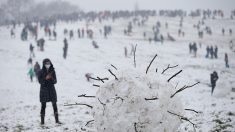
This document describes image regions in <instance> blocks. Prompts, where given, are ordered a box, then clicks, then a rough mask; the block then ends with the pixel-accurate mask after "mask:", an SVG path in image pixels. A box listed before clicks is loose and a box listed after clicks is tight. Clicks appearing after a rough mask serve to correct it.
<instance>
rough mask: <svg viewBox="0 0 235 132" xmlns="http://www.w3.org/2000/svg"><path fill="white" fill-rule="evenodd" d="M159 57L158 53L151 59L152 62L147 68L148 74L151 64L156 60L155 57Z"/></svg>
mask: <svg viewBox="0 0 235 132" xmlns="http://www.w3.org/2000/svg"><path fill="white" fill-rule="evenodd" d="M156 57H157V54H156V55H155V56H154V57H153V59H152V60H151V62H150V63H149V66H148V67H147V69H146V74H147V73H148V70H149V67H150V66H151V64H152V63H153V61H154V60H155V58H156Z"/></svg>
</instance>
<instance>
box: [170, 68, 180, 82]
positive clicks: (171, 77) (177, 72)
mask: <svg viewBox="0 0 235 132" xmlns="http://www.w3.org/2000/svg"><path fill="white" fill-rule="evenodd" d="M182 71H183V70H180V71H179V72H177V73H175V74H174V75H173V76H171V77H170V78H169V79H168V80H167V82H170V80H171V79H172V78H174V77H176V76H177V75H178V74H180V73H181V72H182Z"/></svg>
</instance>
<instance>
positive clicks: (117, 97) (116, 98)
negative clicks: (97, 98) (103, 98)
mask: <svg viewBox="0 0 235 132" xmlns="http://www.w3.org/2000/svg"><path fill="white" fill-rule="evenodd" d="M112 99H114V102H113V104H114V103H115V102H116V100H118V99H120V100H121V101H122V103H123V101H124V99H123V98H122V97H119V96H116V97H115V98H112Z"/></svg>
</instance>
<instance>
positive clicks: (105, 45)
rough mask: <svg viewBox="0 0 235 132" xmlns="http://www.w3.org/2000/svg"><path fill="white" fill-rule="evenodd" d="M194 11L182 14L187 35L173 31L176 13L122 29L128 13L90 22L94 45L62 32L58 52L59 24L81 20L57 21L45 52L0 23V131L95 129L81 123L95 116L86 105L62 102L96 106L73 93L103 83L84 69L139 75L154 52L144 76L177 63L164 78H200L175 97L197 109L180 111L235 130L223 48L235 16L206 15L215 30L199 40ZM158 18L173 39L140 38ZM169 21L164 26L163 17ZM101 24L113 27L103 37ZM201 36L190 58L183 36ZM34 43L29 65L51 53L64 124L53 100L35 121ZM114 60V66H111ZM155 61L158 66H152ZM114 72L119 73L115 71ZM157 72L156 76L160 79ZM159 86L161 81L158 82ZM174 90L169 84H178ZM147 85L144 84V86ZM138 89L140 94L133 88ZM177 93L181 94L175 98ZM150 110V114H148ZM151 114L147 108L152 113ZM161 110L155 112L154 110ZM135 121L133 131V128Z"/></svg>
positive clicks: (187, 127)
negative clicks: (210, 52)
mask: <svg viewBox="0 0 235 132" xmlns="http://www.w3.org/2000/svg"><path fill="white" fill-rule="evenodd" d="M199 20H200V19H199V18H194V19H192V18H189V17H188V18H185V19H184V23H183V28H182V30H183V31H184V32H185V37H178V34H177V33H178V29H179V21H180V18H164V17H161V18H159V17H154V18H150V19H149V21H147V23H146V25H145V26H143V27H138V26H134V28H133V34H132V35H131V36H125V35H124V34H123V30H124V28H126V27H127V25H128V22H129V21H130V20H118V21H116V22H115V23H112V22H111V21H104V22H103V23H102V24H100V23H98V22H96V23H90V24H89V28H91V29H93V30H94V31H95V33H94V40H95V41H97V43H98V45H99V49H94V48H93V46H92V44H91V42H92V40H90V39H87V38H84V39H78V38H77V33H76V32H75V37H74V39H72V40H69V39H68V44H69V46H68V56H67V59H66V60H64V59H63V56H62V55H63V50H62V49H63V46H64V44H63V39H64V35H63V30H64V28H67V29H69V30H70V29H73V30H75V31H76V30H77V28H79V27H86V23H85V22H84V21H82V22H77V23H57V27H56V31H57V34H58V37H57V41H52V40H49V39H48V38H47V37H45V39H46V42H45V51H44V52H40V51H39V50H38V49H37V48H36V47H37V46H36V42H35V41H34V40H33V38H31V37H29V40H28V41H25V42H23V41H21V39H20V32H21V30H22V28H23V26H17V27H16V38H15V39H11V37H10V27H0V60H1V62H0V97H1V99H0V131H1V132H5V131H16V132H20V131H28V132H37V131H42V132H44V131H48V132H54V131H71V132H74V131H91V132H94V131H96V130H95V127H94V123H93V122H92V123H90V124H89V125H87V126H85V125H86V123H87V121H89V120H93V119H94V117H93V110H92V109H90V108H89V107H86V106H64V104H67V103H71V104H73V103H76V102H77V103H86V104H90V105H92V106H94V105H96V103H97V100H95V99H89V98H78V97H77V96H78V95H81V94H87V95H93V96H95V95H96V92H97V90H98V87H94V86H92V85H93V84H97V85H102V82H96V81H92V82H87V81H86V78H85V74H86V73H92V76H94V77H96V76H100V77H108V78H110V79H114V77H113V76H112V75H111V74H110V73H109V72H108V69H112V71H113V72H115V74H117V73H118V72H121V71H129V70H130V71H134V70H136V71H138V73H141V74H142V75H143V76H145V71H146V68H147V66H148V65H149V63H150V61H151V60H152V58H153V57H154V56H155V54H157V55H158V56H157V57H156V59H155V61H154V62H153V64H152V65H151V67H150V69H149V71H148V72H149V74H148V77H149V78H151V79H153V80H154V79H155V78H156V80H159V81H162V82H163V81H165V83H166V84H167V80H166V79H165V78H169V77H171V76H172V75H173V74H174V73H176V72H178V71H179V70H181V69H182V70H183V72H182V73H181V74H179V75H178V76H177V77H175V78H173V79H172V80H171V81H170V83H172V85H173V86H175V85H176V84H178V86H177V88H181V87H182V86H184V85H192V84H194V83H196V82H198V81H199V82H200V84H198V85H196V86H194V87H192V88H189V89H186V90H184V91H182V92H180V93H178V94H177V95H176V96H177V97H179V98H181V99H180V100H181V101H182V104H183V108H184V109H194V110H196V111H199V112H200V113H198V114H197V113H195V112H191V111H185V112H184V116H185V117H187V118H189V119H190V121H192V122H193V123H195V124H196V131H198V132H212V131H224V132H225V131H226V132H235V92H232V88H235V52H232V51H231V50H230V49H229V42H230V40H233V42H235V33H233V35H232V36H230V35H229V34H228V29H229V28H231V29H233V31H235V20H230V19H217V20H205V23H206V25H209V26H210V27H211V28H212V32H213V35H212V36H209V35H204V38H203V39H198V35H197V33H198V32H197V29H195V28H193V25H194V24H197V22H198V21H199ZM157 21H160V22H161V23H162V27H161V28H160V31H161V32H162V33H163V35H164V36H166V35H167V33H168V32H169V33H170V34H171V35H172V36H174V37H175V38H176V41H175V42H170V41H165V43H164V44H161V43H160V42H158V43H154V42H152V43H151V44H149V42H148V41H147V40H144V39H143V37H142V34H143V32H144V31H146V32H147V36H148V37H152V36H151V31H152V26H153V25H154V24H155V23H156V22H157ZM165 22H168V24H169V28H168V29H166V28H165V26H164V24H165ZM105 24H109V25H112V28H113V32H112V35H111V36H109V37H108V39H104V37H103V35H100V33H99V29H103V26H104V25H105ZM223 27H224V28H225V30H226V33H225V36H222V33H221V29H222V28H223ZM39 33H40V34H39V38H41V37H44V32H43V29H40V30H39ZM194 41H195V42H197V43H199V42H201V43H202V47H201V48H198V55H197V57H196V58H195V57H194V56H193V55H192V54H189V49H188V44H189V42H194ZM30 43H32V44H33V45H34V47H35V54H36V57H35V58H33V64H34V63H35V62H36V61H38V62H39V63H40V65H42V60H43V59H44V58H50V59H51V61H52V63H53V65H54V67H55V71H56V74H57V81H58V82H57V84H56V85H55V87H56V90H57V96H58V103H57V104H58V109H59V115H60V116H59V118H60V120H61V122H63V125H56V124H55V120H54V114H53V109H52V105H51V103H47V109H46V118H45V126H43V127H42V126H41V125H40V107H41V104H40V102H39V90H40V85H39V83H38V82H37V81H36V80H35V78H34V82H33V83H31V82H30V79H29V77H28V76H27V72H28V70H29V66H28V64H27V60H28V58H29V44H30ZM131 44H133V45H135V44H137V50H136V65H137V66H136V68H134V65H133V64H134V61H133V60H134V59H133V56H131V55H129V57H127V58H126V57H125V56H124V47H127V48H128V52H130V49H131ZM207 45H217V46H218V49H219V51H218V59H207V58H205V55H206V46H207ZM225 52H227V53H228V57H229V64H230V68H225V62H224V54H225ZM111 64H112V65H114V66H116V67H117V69H118V70H115V69H113V67H112V66H111ZM168 64H170V65H179V66H178V67H176V68H174V69H170V70H168V71H167V72H166V73H165V74H164V75H162V74H161V72H162V70H163V69H164V68H166V67H167V65H168ZM156 68H158V72H157V73H156V71H155V70H156ZM213 71H217V72H218V76H219V80H218V81H217V86H216V88H215V91H214V94H213V96H211V87H210V86H209V85H210V74H211V73H212V72H213ZM117 75H118V74H117ZM160 76H163V77H162V78H163V79H162V80H160V79H159V77H160ZM163 88H164V87H163ZM177 88H176V89H175V91H176V90H177ZM143 92H145V91H143ZM137 94H138V93H137ZM180 100H179V101H180ZM154 114H156V113H154ZM154 114H153V115H154ZM159 114H160V113H159ZM134 131H135V130H134V127H133V130H131V132H134ZM178 131H179V132H184V131H185V132H188V131H194V128H193V126H192V125H191V124H190V123H189V122H187V121H182V124H181V125H180V127H179V128H178Z"/></svg>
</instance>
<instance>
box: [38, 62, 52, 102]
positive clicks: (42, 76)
mask: <svg viewBox="0 0 235 132" xmlns="http://www.w3.org/2000/svg"><path fill="white" fill-rule="evenodd" d="M48 74H51V76H52V79H50V80H46V76H47V75H48ZM38 81H39V83H40V84H41V87H40V102H57V94H56V90H55V86H54V84H56V83H57V79H56V73H55V70H54V67H53V65H52V64H51V67H50V68H49V70H47V69H46V68H45V65H44V64H43V68H42V70H41V71H40V72H39V75H38Z"/></svg>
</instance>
